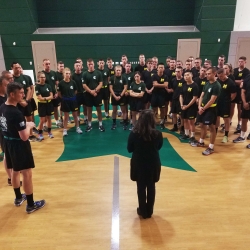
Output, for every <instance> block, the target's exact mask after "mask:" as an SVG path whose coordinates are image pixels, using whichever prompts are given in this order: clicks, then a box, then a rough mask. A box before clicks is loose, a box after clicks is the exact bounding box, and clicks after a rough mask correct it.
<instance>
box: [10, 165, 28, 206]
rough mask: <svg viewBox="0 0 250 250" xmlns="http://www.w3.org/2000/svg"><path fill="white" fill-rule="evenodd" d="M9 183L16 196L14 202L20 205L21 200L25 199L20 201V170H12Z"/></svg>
mask: <svg viewBox="0 0 250 250" xmlns="http://www.w3.org/2000/svg"><path fill="white" fill-rule="evenodd" d="M11 183H12V187H13V190H14V192H15V196H16V199H15V202H14V204H15V205H16V206H20V205H21V204H22V203H23V201H24V200H25V199H24V200H23V201H21V200H22V197H23V196H22V194H21V190H20V171H13V170H12V173H11ZM23 185H24V179H23ZM24 191H25V190H24ZM18 201H21V202H20V203H19V202H18Z"/></svg>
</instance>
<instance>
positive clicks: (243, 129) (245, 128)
mask: <svg viewBox="0 0 250 250" xmlns="http://www.w3.org/2000/svg"><path fill="white" fill-rule="evenodd" d="M247 122H248V119H242V126H241V132H243V133H244V134H243V133H242V134H241V135H242V138H245V134H246V132H247Z"/></svg>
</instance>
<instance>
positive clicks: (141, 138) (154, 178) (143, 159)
mask: <svg viewBox="0 0 250 250" xmlns="http://www.w3.org/2000/svg"><path fill="white" fill-rule="evenodd" d="M155 125H156V123H155V117H154V112H153V111H152V110H150V109H146V110H143V111H142V112H141V114H140V116H139V119H138V122H137V124H136V125H135V127H134V129H133V131H132V132H131V133H130V135H129V138H128V146H127V149H128V152H130V153H131V152H133V154H132V158H131V162H130V165H131V168H130V178H131V180H132V181H136V183H137V194H138V202H139V207H138V208H137V213H138V215H140V216H142V217H143V218H144V219H146V218H150V217H151V215H152V214H153V208H154V202H155V182H158V181H159V179H160V173H161V161H160V157H159V150H160V149H161V147H162V144H163V137H162V133H161V132H160V131H158V130H156V129H155Z"/></svg>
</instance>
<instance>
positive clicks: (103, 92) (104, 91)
mask: <svg viewBox="0 0 250 250" xmlns="http://www.w3.org/2000/svg"><path fill="white" fill-rule="evenodd" d="M100 94H101V97H102V100H104V101H107V100H109V96H110V94H109V88H108V87H106V88H101V90H100Z"/></svg>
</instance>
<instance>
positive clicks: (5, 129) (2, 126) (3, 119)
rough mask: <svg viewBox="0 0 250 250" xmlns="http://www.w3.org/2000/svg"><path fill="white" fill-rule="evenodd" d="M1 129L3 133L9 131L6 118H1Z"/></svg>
mask: <svg viewBox="0 0 250 250" xmlns="http://www.w3.org/2000/svg"><path fill="white" fill-rule="evenodd" d="M0 127H1V129H2V131H7V129H8V127H7V122H6V118H5V117H4V116H0Z"/></svg>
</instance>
